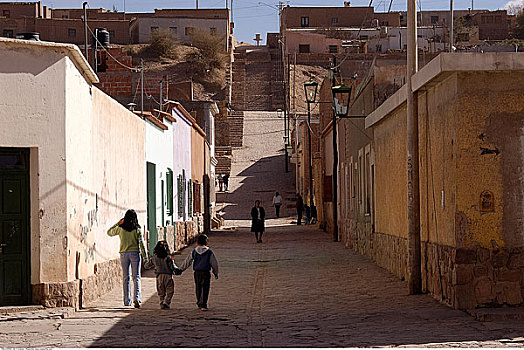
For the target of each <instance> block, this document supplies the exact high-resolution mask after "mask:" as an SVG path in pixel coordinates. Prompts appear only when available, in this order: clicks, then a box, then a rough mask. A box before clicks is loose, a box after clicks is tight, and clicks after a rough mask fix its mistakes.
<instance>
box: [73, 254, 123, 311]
mask: <svg viewBox="0 0 524 350" xmlns="http://www.w3.org/2000/svg"><path fill="white" fill-rule="evenodd" d="M121 285H122V266H121V265H120V259H113V260H109V261H104V262H102V263H99V264H95V268H94V274H93V275H91V276H89V277H88V278H86V279H83V280H82V281H81V291H82V294H81V295H82V298H81V305H80V306H86V305H87V304H88V303H90V302H92V301H94V300H96V299H98V298H100V297H101V296H103V295H106V294H107V293H109V292H111V290H113V289H114V288H115V287H116V286H121Z"/></svg>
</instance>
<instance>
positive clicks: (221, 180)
mask: <svg viewBox="0 0 524 350" xmlns="http://www.w3.org/2000/svg"><path fill="white" fill-rule="evenodd" d="M223 188H224V177H223V175H222V174H219V175H218V191H219V192H222V191H223Z"/></svg>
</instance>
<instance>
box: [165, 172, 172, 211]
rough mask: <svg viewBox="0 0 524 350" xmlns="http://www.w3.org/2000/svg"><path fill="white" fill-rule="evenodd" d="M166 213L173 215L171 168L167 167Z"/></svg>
mask: <svg viewBox="0 0 524 350" xmlns="http://www.w3.org/2000/svg"><path fill="white" fill-rule="evenodd" d="M166 182H167V184H166V186H167V215H170V216H172V215H173V170H171V169H167V174H166Z"/></svg>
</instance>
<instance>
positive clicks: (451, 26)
mask: <svg viewBox="0 0 524 350" xmlns="http://www.w3.org/2000/svg"><path fill="white" fill-rule="evenodd" d="M449 17H450V18H451V24H450V26H449V28H450V29H449V52H453V45H454V44H455V38H454V36H453V30H454V26H455V23H453V0H449Z"/></svg>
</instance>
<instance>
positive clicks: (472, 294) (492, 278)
mask: <svg viewBox="0 0 524 350" xmlns="http://www.w3.org/2000/svg"><path fill="white" fill-rule="evenodd" d="M454 254H455V256H454V262H455V264H454V266H453V275H452V278H453V284H454V285H455V295H454V300H453V306H454V307H456V308H459V309H472V308H475V307H483V306H494V305H524V247H519V248H499V247H496V248H494V249H492V250H489V249H486V248H482V247H479V246H477V247H472V248H458V249H456V250H455V252H454Z"/></svg>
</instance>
